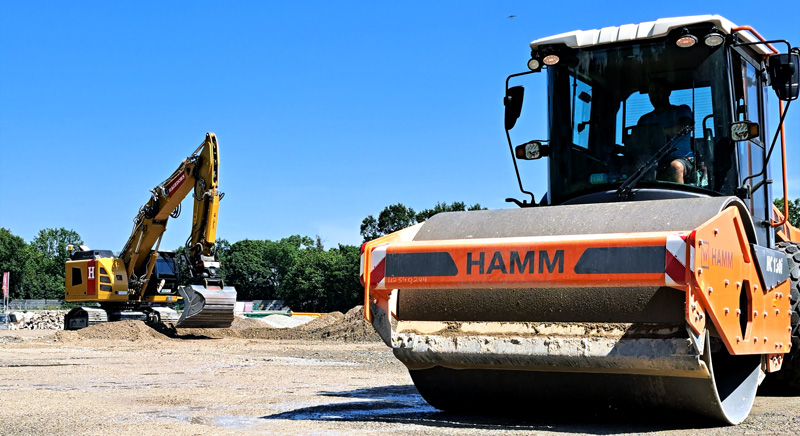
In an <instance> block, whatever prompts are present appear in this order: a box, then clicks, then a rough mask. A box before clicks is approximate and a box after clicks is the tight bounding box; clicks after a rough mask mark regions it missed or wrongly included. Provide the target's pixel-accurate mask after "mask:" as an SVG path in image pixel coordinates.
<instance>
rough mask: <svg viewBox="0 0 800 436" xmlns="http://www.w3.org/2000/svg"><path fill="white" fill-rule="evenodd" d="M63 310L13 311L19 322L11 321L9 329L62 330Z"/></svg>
mask: <svg viewBox="0 0 800 436" xmlns="http://www.w3.org/2000/svg"><path fill="white" fill-rule="evenodd" d="M64 314H66V312H65V311H63V310H44V311H41V312H12V313H10V315H13V316H14V317H15V318H16V319H17V322H9V323H8V329H9V330H61V329H63V328H64Z"/></svg>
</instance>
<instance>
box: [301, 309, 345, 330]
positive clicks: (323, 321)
mask: <svg viewBox="0 0 800 436" xmlns="http://www.w3.org/2000/svg"><path fill="white" fill-rule="evenodd" d="M343 318H344V314H343V313H342V312H331V313H323V314H322V315H320V316H318V317H316V318H314V319H313V320H311V321H309V322H307V323H305V324H302V325H300V326H299V327H297V328H299V329H300V330H306V331H309V330H318V329H322V328H326V327H330V326H331V325H333V324H336V323H338V322H341V321H342V319H343Z"/></svg>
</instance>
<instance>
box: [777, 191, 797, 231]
mask: <svg viewBox="0 0 800 436" xmlns="http://www.w3.org/2000/svg"><path fill="white" fill-rule="evenodd" d="M773 203H774V204H775V206H776V207H777V208H778V210H779V211H780V212H781V213H782V214H784V216H786V212H784V210H783V198H778V199H776V200H775V201H774V202H773ZM789 223H791V224H792V225H793V226H795V227H800V198H795V199H794V200H790V201H789Z"/></svg>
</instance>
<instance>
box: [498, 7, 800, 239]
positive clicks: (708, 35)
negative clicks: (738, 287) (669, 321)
mask: <svg viewBox="0 0 800 436" xmlns="http://www.w3.org/2000/svg"><path fill="white" fill-rule="evenodd" d="M737 29H738V30H737ZM755 35H757V34H754V31H750V30H746V28H737V27H736V26H735V25H734V24H733V23H731V22H730V21H728V20H726V19H724V18H722V17H720V16H716V15H715V16H698V17H683V18H672V19H662V20H658V21H655V22H650V23H642V24H639V25H626V26H621V27H612V28H605V29H601V30H590V31H576V32H569V33H565V34H561V35H556V36H552V37H548V38H542V39H538V40H536V41H533V42H532V43H531V59H530V60H529V61H528V68H529V69H531V71H529V72H526V73H521V74H515V75H512V76H511V77H509V81H508V86H507V94H506V99H505V102H506V127H507V129H508V130H510V129H512V128H514V127H515V123H517V118H518V117H519V115H520V109H521V107H522V100H523V94H524V83H523V82H525V81H526V80H537V79H539V78H538V77H535V76H538V75H540V74H541V75H546V80H547V89H548V98H547V113H548V115H549V117H548V119H549V122H548V124H547V126H548V131H549V135H547V136H548V137H549V138H548V139H547V140H542V141H537V140H533V141H530V139H532V138H526V137H519V139H521V141H519V142H523V143H522V144H521V145H518V146H516V147H514V157H515V158H518V159H521V160H535V159H539V158H542V157H548V158H549V162H548V165H547V169H548V182H549V184H548V189H547V194H546V196H545V198H543V199H542V200H541V201H540V204H543V205H544V204H547V205H559V204H579V203H599V202H608V201H619V200H653V199H666V198H690V197H708V196H737V197H739V198H741V199H742V200H743V201H744V202H745V203H746V204H747V206H748V209H749V211H750V213H751V215H752V216H753V217H754V218H755V219H757V220H759V221H760V222H763V221H769V219H770V218H772V216H773V215H772V186H771V183H772V178H773V176H772V174H771V171H770V167H769V165H766V162H767V159H768V158H769V157H771V158H773V160H775V159H780V158H781V156H780V151H779V150H774V149H773V147H774V142H773V139H774V138H775V137H776V133H775V131H774V130H769V129H768V127H767V118H766V114H767V107H768V100H769V97H770V94H773V93H772V92H770V91H771V90H770V88H772V89H773V90H774V91H775V92H776V93H777V97H778V98H779V99H781V100H786V101H790V100H794V99H796V98H797V94H798V85H797V82H798V77H800V66H798V50H797V49H794V50H792V48H791V46H789V44H788V43H787V42H785V41H773V42H772V43H770V44H764V43H761V42H760V40H759V39H758V37H756V36H755ZM778 49H782V50H783V51H784V53H783V54H780V53H778V54H776V50H778ZM532 73H533V77H532V76H528V74H532ZM535 73H540V74H535ZM517 82H520V83H523V84H517ZM528 104H530V105H534V106H535V107H537V108H539V107H541V106H542V105H541V104H538V103H537V102H529V103H528ZM782 111H783V106H781V112H782ZM532 121H538V120H532V117H530V118H525V117H522V118H521V119H520V120H519V123H518V124H517V130H525V127H526V126H522V125H523V124H530V123H531V122H532ZM520 127H522V129H520ZM528 132H529V131H525V132H520V133H521V134H522V135H527V134H530V133H528ZM541 133H542V132H539V134H540V135H541ZM534 134H535V133H534ZM515 137H518V135H514V134H511V136H510V142H511V141H513V139H516V138H515ZM524 141H528V142H524ZM519 142H514V144H518V143H519ZM773 151H777V153H772V152H773ZM648 163H650V165H648ZM637 171H639V172H638V173H637ZM522 172H523V174H525V171H524V168H523V169H522ZM524 181H525V178H524V177H523V179H522V180H521V181H520V186H521V187H522V186H523V185H522V183H523V182H524ZM523 192H525V191H524V190H523ZM533 203H534V201H533V198H531V201H530V202H526V204H524V205H525V206H529V205H533ZM767 229H768V227H765V226H763V225H757V226H756V231H757V233H758V237H759V242H761V243H762V244H770V243H774V236H773V235H772V232H769V231H767Z"/></svg>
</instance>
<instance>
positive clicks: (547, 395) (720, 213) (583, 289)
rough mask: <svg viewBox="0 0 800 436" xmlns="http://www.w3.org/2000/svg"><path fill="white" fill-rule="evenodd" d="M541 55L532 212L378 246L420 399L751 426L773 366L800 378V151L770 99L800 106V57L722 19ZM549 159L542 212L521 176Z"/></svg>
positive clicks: (370, 308)
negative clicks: (779, 192) (790, 193)
mask: <svg viewBox="0 0 800 436" xmlns="http://www.w3.org/2000/svg"><path fill="white" fill-rule="evenodd" d="M773 44H775V45H778V44H785V45H786V46H789V48H788V50H787V52H786V53H785V54H779V53H778V51H777V50H776V49H775V47H774V45H773ZM530 46H531V58H530V59H529V61H528V68H529V70H530V71H527V72H524V73H519V74H514V75H511V76H509V78H508V80H507V81H506V90H507V91H506V95H505V101H504V103H505V108H506V116H505V127H506V134H507V138H508V147H509V150H510V151H511V154H512V159H513V162H514V166H515V169H517V178H518V182H519V187H520V190H521V191H522V192H523V193H524V194H527V195H529V196H530V199H523V200H519V199H508V200H509V201H512V202H514V203H516V204H517V205H518V206H520V207H519V208H516V209H505V210H487V211H470V212H449V213H440V214H437V215H435V216H433V217H431V218H430V219H429V220H428V221H426V222H424V223H421V224H417V225H415V226H413V227H409V228H406V229H403V230H400V231H399V232H396V233H393V234H390V235H386V236H384V237H381V238H378V239H376V240H373V241H370V242H367V243H365V244H364V246H363V247H362V281H363V283H364V287H365V300H364V307H365V316H366V318H367V319H368V320H369V321H370V322H371V323H372V324H373V326H374V327H375V329H376V330H377V331H378V333H379V334H380V335H381V337H382V338H383V339H384V341H385V342H386V344H387V345H388V346H389V347H391V348H392V350H393V352H394V355H395V356H396V357H397V358H398V359H399V360H400V361H401V362H402V363H403V364H405V365H406V367H407V368H408V370H409V373H410V375H411V378H412V379H413V380H414V384H415V385H416V387H417V389H418V390H419V392H420V393H421V394H422V396H423V397H424V398H425V399H426V400H427V401H428V402H429V403H430V404H431V405H433V406H434V407H437V408H440V409H443V410H461V411H489V410H494V411H497V410H499V411H508V410H517V411H523V412H524V413H526V414H527V415H531V414H536V413H542V412H541V411H543V410H549V409H551V408H553V407H555V408H556V409H558V408H561V409H562V410H566V409H567V408H569V410H585V409H594V410H600V411H602V410H608V408H617V407H620V408H640V407H657V408H660V409H663V410H664V411H666V410H673V411H679V412H680V413H682V414H681V415H680V416H691V415H699V416H702V417H705V418H711V419H714V420H717V421H721V422H725V423H738V422H741V421H742V420H744V419H745V418H746V417H747V415H748V413H749V411H750V408H751V407H752V404H753V400H754V398H755V395H756V390H757V389H758V386H759V383H760V382H761V380H762V379H763V378H764V374H767V373H768V374H769V378H774V377H773V376H775V375H779V374H781V373H783V374H787V375H786V377H787V378H788V379H791V380H795V381H794V382H793V383H795V386H797V385H798V384H799V383H798V382H797V381H796V380H798V379H800V352H795V350H800V313H798V306H797V303H796V302H797V301H800V283H799V281H800V279H798V277H800V266H798V264H800V262H795V258H794V256H795V255H794V254H793V253H795V252H797V251H798V249H800V230H798V229H796V228H794V227H791V226H790V225H788V223H787V222H786V220H785V218H784V217H783V216H781V215H780V214H779V213H778V212H777V211H776V210H774V209H773V205H772V192H771V191H772V185H771V178H772V175H771V173H770V168H769V166H768V165H767V163H768V162H769V160H770V157H772V159H776V157H777V156H778V154H780V156H781V157H782V158H783V163H784V166H783V169H784V177H783V179H784V193H785V192H786V183H785V180H786V173H785V171H786V165H785V152H784V151H783V150H784V149H783V147H782V149H781V150H782V151H781V152H780V153H777V152H776V153H775V154H773V146H772V144H774V142H773V141H771V139H772V135H770V134H769V133H768V129H767V126H766V115H765V114H766V105H767V101H766V100H767V99H766V94H767V92H766V90H767V86H768V85H769V86H773V88H777V89H780V92H778V93H777V94H778V97H779V99H783V100H791V99H794V98H797V91H796V89H797V82H798V80H797V75H796V72H797V70H798V66H799V65H800V63H798V54H797V50H796V49H793V48H792V47H791V46H790V45H789V44H788V43H787V42H785V41H782V42H776V41H766V40H764V39H763V38H761V37H760V36H758V34H757V33H755V31H753V30H752V29H749V28H745V27H737V26H735V25H734V24H733V23H731V22H730V21H728V20H726V19H724V18H722V17H720V16H717V15H705V16H695V17H679V18H669V19H660V20H657V21H653V22H646V23H641V24H630V25H624V26H620V27H609V28H604V29H600V30H588V31H575V32H569V33H563V34H559V35H555V36H552V37H548V38H543V39H538V40H536V41H533V42H532V43H531V45H530ZM770 65H772V66H770ZM542 70H545V71H544V72H543V71H542ZM771 71H775V72H771ZM542 75H544V76H545V78H546V81H547V91H548V92H547V94H546V95H547V98H546V99H545V98H541V99H539V101H540V102H542V103H544V104H545V105H546V113H547V114H548V119H547V127H548V130H549V137H548V138H546V139H532V138H536V137H537V136H536V134H537V129H538V128H540V126H542V125H544V123H543V122H541V121H537V120H533V121H531V120H530V119H528V118H525V110H524V109H525V108H524V107H523V97H524V96H525V94H526V93H527V94H528V99H530V95H531V94H533V95H538V94H535V93H536V92H537V91H535V88H534V91H533V92H531V91H530V89H531V88H528V90H527V92H526V89H525V88H524V87H523V86H522V85H520V82H522V81H526V80H528V79H531V78H536V77H537V76H538V77H542ZM780 115H781V118H783V116H784V112H783V106H782V104H781V111H780ZM512 129H513V132H514V137H515V138H523V139H522V140H523V141H527V142H523V143H521V144H520V142H514V141H512V133H511V130H512ZM514 144H518V145H516V146H515V145H514ZM543 158H546V160H544V159H543ZM537 160H539V162H537V163H532V165H534V166H535V167H536V166H538V169H539V170H540V172H541V171H544V172H546V173H547V177H546V179H547V182H548V186H547V192H546V194H545V196H544V197H543V198H542V199H540V200H539V201H538V202H537V201H536V199H535V198H534V195H533V194H532V193H531V192H529V191H526V190H525V188H524V186H523V183H522V178H521V177H520V170H519V169H520V166H521V162H522V161H537ZM523 164H524V165H528V164H527V163H524V162H523ZM522 170H523V171H526V174H529V173H530V172H531V171H530V167H528V166H525V167H522ZM790 271H791V273H790ZM782 367H783V368H784V369H783V370H782V369H781V368H782ZM789 385H791V383H787V384H785V386H789Z"/></svg>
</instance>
